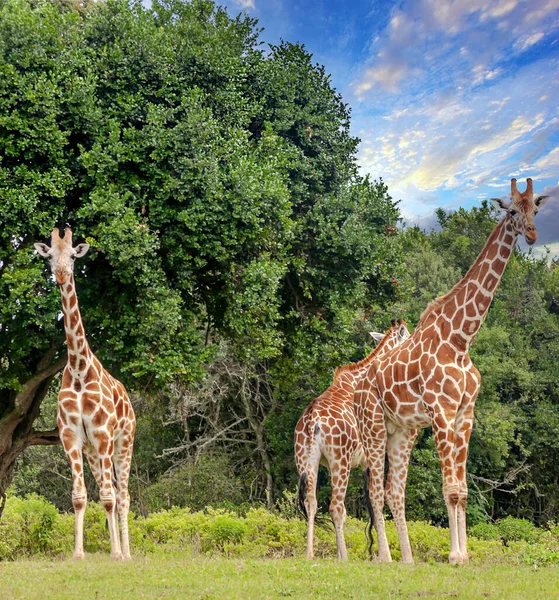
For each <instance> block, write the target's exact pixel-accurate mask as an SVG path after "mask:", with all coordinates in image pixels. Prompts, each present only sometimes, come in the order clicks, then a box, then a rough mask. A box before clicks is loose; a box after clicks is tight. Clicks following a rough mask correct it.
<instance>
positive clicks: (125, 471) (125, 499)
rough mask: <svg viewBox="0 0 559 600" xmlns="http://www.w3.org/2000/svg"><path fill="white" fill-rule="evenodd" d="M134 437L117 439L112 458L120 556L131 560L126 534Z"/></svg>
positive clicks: (127, 535)
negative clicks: (115, 485) (120, 540)
mask: <svg viewBox="0 0 559 600" xmlns="http://www.w3.org/2000/svg"><path fill="white" fill-rule="evenodd" d="M133 444H134V439H133V436H131V435H128V436H127V437H125V438H121V439H119V440H118V442H117V444H116V452H115V458H114V465H115V475H116V481H117V493H116V503H117V509H118V514H119V516H120V530H121V536H122V558H123V559H124V560H131V558H132V557H131V556H130V540H129V534H128V513H129V511H130V494H129V493H128V479H129V477H130V468H131V466H132V450H133Z"/></svg>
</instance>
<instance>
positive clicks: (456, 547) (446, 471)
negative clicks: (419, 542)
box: [432, 398, 462, 564]
mask: <svg viewBox="0 0 559 600" xmlns="http://www.w3.org/2000/svg"><path fill="white" fill-rule="evenodd" d="M445 401H446V402H448V400H447V398H445ZM434 406H436V407H440V406H443V403H441V402H440V401H435V403H434ZM432 424H433V436H434V438H435V446H436V448H437V452H438V454H439V461H440V464H441V471H442V475H443V495H444V500H445V504H446V508H447V512H448V528H449V531H450V554H449V556H448V561H449V562H450V563H451V564H457V563H462V554H461V552H460V541H459V537H458V503H459V501H460V494H459V492H460V486H459V484H458V477H457V476H456V464H455V460H454V440H455V433H454V426H455V415H452V417H450V416H449V415H445V414H444V413H443V411H442V410H439V409H438V408H437V409H435V410H434V411H433V417H432Z"/></svg>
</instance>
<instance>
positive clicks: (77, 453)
mask: <svg viewBox="0 0 559 600" xmlns="http://www.w3.org/2000/svg"><path fill="white" fill-rule="evenodd" d="M35 249H36V250H37V252H38V253H39V254H40V255H41V256H44V257H45V258H48V259H49V261H50V268H51V271H52V273H53V275H54V277H55V279H56V283H57V284H58V286H59V288H60V291H61V294H62V309H63V313H64V330H65V333H66V344H67V346H68V362H67V363H66V367H65V369H64V373H63V375H62V387H61V389H60V392H59V394H58V411H57V412H58V415H57V421H58V430H59V434H60V439H61V441H62V445H63V447H64V451H65V452H66V456H67V457H68V461H69V462H70V467H71V469H72V481H73V485H72V503H73V505H74V511H75V513H76V528H75V546H74V558H76V559H82V558H84V551H83V521H84V515H85V508H86V504H87V492H86V488H85V483H84V474H83V454H85V456H86V458H87V460H88V462H89V466H90V468H91V471H92V473H93V475H94V477H95V480H96V482H97V485H98V486H99V496H100V499H101V503H102V504H103V506H104V508H105V511H106V513H107V521H108V524H109V534H110V538H111V556H112V557H113V558H114V559H117V560H120V559H123V558H124V559H130V545H129V541H128V510H129V507H130V496H129V494H128V477H129V475H130V466H131V460H132V447H133V443H134V432H135V429H136V420H135V417H134V411H133V409H132V405H131V403H130V400H129V399H128V394H127V393H126V390H125V389H124V386H123V385H122V383H120V381H117V380H116V379H115V378H114V377H112V376H111V375H110V374H109V373H108V371H106V370H105V369H104V368H103V365H102V364H101V363H100V362H99V360H98V359H97V357H96V356H95V355H94V354H93V352H92V351H91V349H90V347H89V344H88V343H87V340H86V337H85V331H84V327H83V324H82V319H81V315H80V310H79V306H78V298H77V294H76V285H75V281H74V273H73V271H74V261H75V259H76V258H81V257H82V256H85V254H86V253H87V251H88V250H89V244H78V245H77V246H76V247H75V248H72V230H71V229H70V228H66V229H65V231H64V236H63V237H60V233H59V230H58V229H54V230H53V231H52V233H51V247H50V248H49V247H48V245H47V244H41V243H36V244H35ZM113 469H114V476H115V478H116V494H115V487H114V485H113ZM117 510H118V513H119V515H120V523H121V529H122V547H121V543H120V540H119V531H118V522H117V515H116V511H117ZM121 548H122V549H121Z"/></svg>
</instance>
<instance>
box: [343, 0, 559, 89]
mask: <svg viewBox="0 0 559 600" xmlns="http://www.w3.org/2000/svg"><path fill="white" fill-rule="evenodd" d="M557 9H558V6H557V1H556V0H530V1H529V2H527V1H523V0H492V1H491V0H490V1H487V0H416V1H412V0H408V1H407V2H405V3H404V4H399V5H398V8H396V9H395V10H394V11H393V13H392V15H391V18H390V21H389V24H388V25H387V27H386V29H385V30H384V31H383V32H382V33H381V34H380V35H375V37H374V40H373V42H372V44H371V54H370V58H369V60H368V61H367V64H366V65H365V66H364V67H363V68H362V69H361V71H360V74H359V75H358V77H357V79H356V80H355V82H354V85H353V89H354V91H355V93H356V95H357V97H358V98H359V99H360V100H363V99H364V98H366V97H367V96H370V97H374V100H377V99H378V97H379V95H380V93H381V92H380V91H381V90H384V91H386V92H389V93H391V94H397V93H399V92H401V91H402V90H405V89H409V90H410V91H411V90H413V89H414V88H416V87H417V85H419V84H420V83H422V82H423V83H426V82H427V83H429V81H430V80H433V78H434V77H437V78H438V79H439V83H440V85H445V84H447V85H450V84H451V82H452V81H454V82H456V83H458V82H460V84H463V85H466V86H471V85H472V78H471V74H472V72H473V74H474V77H473V85H479V84H483V83H487V82H491V81H493V80H495V79H497V78H498V77H500V76H501V75H502V74H503V69H502V67H501V66H500V65H499V62H500V61H501V60H503V59H507V58H508V57H510V56H511V54H521V53H523V52H525V51H526V50H529V49H530V48H531V47H532V46H534V45H535V44H537V43H538V42H539V41H541V40H542V39H543V38H544V37H545V35H546V34H551V33H552V32H556V31H557V28H558V20H557V19H553V17H552V15H553V14H554V13H555V14H557V12H558V10H557ZM375 92H376V93H375Z"/></svg>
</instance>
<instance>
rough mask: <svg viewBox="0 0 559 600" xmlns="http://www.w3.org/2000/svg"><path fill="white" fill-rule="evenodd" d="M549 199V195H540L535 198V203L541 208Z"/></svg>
mask: <svg viewBox="0 0 559 600" xmlns="http://www.w3.org/2000/svg"><path fill="white" fill-rule="evenodd" d="M548 200H549V196H538V197H537V198H534V204H535V205H536V206H537V207H538V208H541V207H542V206H543V205H544V204H545V203H546V202H547V201H548Z"/></svg>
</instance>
